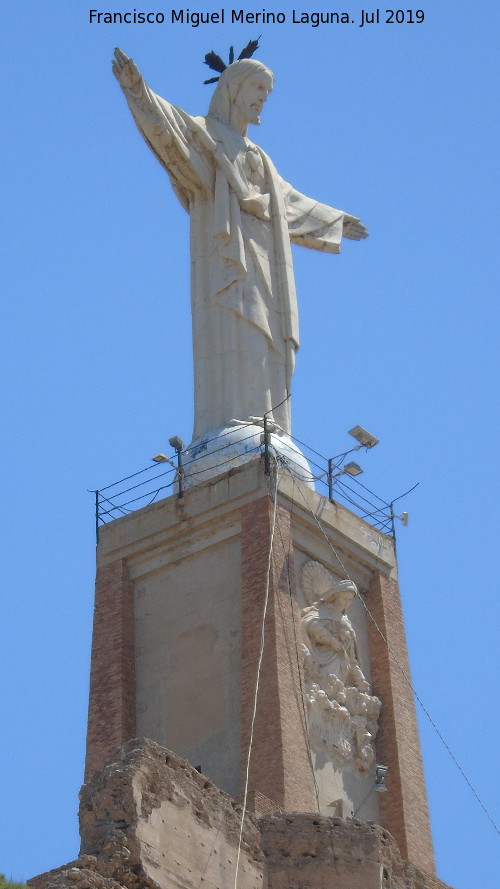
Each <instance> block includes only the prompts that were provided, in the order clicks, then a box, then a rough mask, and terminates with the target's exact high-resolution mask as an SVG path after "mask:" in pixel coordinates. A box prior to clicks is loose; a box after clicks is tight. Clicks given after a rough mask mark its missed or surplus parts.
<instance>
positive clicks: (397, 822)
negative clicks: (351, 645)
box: [367, 571, 435, 874]
mask: <svg viewBox="0 0 500 889" xmlns="http://www.w3.org/2000/svg"><path fill="white" fill-rule="evenodd" d="M367 605H368V607H369V609H370V612H371V614H372V615H373V618H374V619H375V621H376V622H377V625H378V627H379V628H380V630H381V632H382V633H383V634H384V637H385V639H386V640H387V644H386V642H384V640H383V639H382V637H381V635H380V633H379V632H378V630H377V628H376V626H375V624H374V623H373V622H372V621H371V620H369V621H368V639H369V647H370V661H371V676H372V688H373V692H374V693H375V694H376V695H378V697H379V698H380V699H381V701H382V710H381V713H380V719H379V730H378V735H377V740H376V749H377V758H378V761H379V762H380V763H383V764H384V765H387V766H388V769H389V770H388V774H387V782H386V783H387V787H388V792H387V793H381V794H380V795H379V805H380V820H381V823H382V825H383V826H384V827H386V828H387V830H389V831H390V832H391V834H392V835H393V836H394V838H395V840H396V842H397V844H398V846H399V848H400V850H401V854H402V855H403V857H404V858H408V859H409V860H410V861H412V862H414V864H416V865H417V866H418V867H420V868H422V869H423V870H425V871H426V872H427V873H429V874H433V873H434V872H435V864H434V852H433V847H432V838H431V830H430V821H429V810H428V804H427V793H426V789H425V779H424V771H423V765H422V755H421V751H420V741H419V736H418V726H417V716H416V712H415V703H414V700H413V693H412V690H411V688H410V686H409V684H408V681H407V679H406V678H405V675H406V676H407V677H408V678H409V677H410V665H409V661H408V650H407V645H406V634H405V629H404V623H403V614H402V610H401V598H400V595H399V588H398V584H397V583H396V581H395V580H393V579H390V578H387V577H384V576H382V574H380V572H378V571H376V572H374V574H373V578H372V582H371V586H370V591H369V594H368V597H367ZM402 670H403V671H404V674H405V675H403V672H402Z"/></svg>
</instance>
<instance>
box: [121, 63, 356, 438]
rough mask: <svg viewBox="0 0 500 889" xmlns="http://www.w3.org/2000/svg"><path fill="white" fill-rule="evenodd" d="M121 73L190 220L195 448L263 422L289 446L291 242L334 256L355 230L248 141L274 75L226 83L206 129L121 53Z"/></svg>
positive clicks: (231, 73)
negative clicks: (252, 421) (236, 424)
mask: <svg viewBox="0 0 500 889" xmlns="http://www.w3.org/2000/svg"><path fill="white" fill-rule="evenodd" d="M113 70H114V73H115V75H116V77H117V79H118V81H119V82H120V85H121V87H122V89H123V92H124V93H125V97H126V99H127V102H128V105H129V108H130V110H131V112H132V114H133V116H134V120H135V122H136V124H137V126H138V128H139V130H140V132H141V134H142V135H143V137H144V139H145V140H146V142H147V144H148V145H149V147H150V148H151V150H152V151H153V152H154V154H155V155H156V157H157V158H158V160H159V161H160V163H161V164H162V166H163V167H165V169H166V171H167V173H168V175H169V177H170V181H171V183H172V186H173V189H174V191H175V193H176V195H177V197H178V198H179V200H180V202H181V204H182V206H183V207H184V208H185V210H187V211H188V213H189V215H190V218H191V308H192V316H193V353H194V354H193V358H194V386H195V422H194V434H193V439H194V440H196V439H198V438H199V437H200V436H202V435H204V434H205V433H206V432H208V431H209V430H215V429H220V428H221V427H226V426H228V425H230V424H231V421H233V420H234V419H238V420H240V421H245V420H247V419H248V418H252V417H263V416H264V414H267V416H268V418H269V419H271V420H273V421H274V422H275V423H276V424H277V426H278V427H280V428H281V430H283V432H284V433H285V434H287V435H289V434H290V400H289V397H288V396H289V393H290V380H291V376H292V373H293V369H294V365H295V353H296V351H297V349H298V347H299V327H298V313H297V299H296V294H295V282H294V274H293V265H292V253H291V248H290V242H293V243H294V244H301V245H302V246H304V247H312V248H314V249H315V250H322V251H324V252H326V253H338V252H339V250H340V241H341V238H342V235H344V236H345V237H347V238H353V239H355V240H359V239H361V238H365V237H366V236H367V232H366V229H365V227H364V226H363V225H362V224H361V223H360V222H359V219H357V218H355V217H353V216H350V215H349V214H347V213H344V212H342V211H341V210H335V209H333V208H332V207H328V206H326V205H325V204H320V203H318V202H317V201H315V200H312V199H311V198H308V197H306V196H305V195H303V194H300V192H298V191H296V190H295V189H294V188H293V187H292V186H291V185H289V184H288V183H287V182H285V181H284V180H283V179H282V178H281V176H280V175H279V174H278V172H277V171H276V169H275V167H274V165H273V163H272V161H271V160H270V158H269V157H268V156H267V155H266V154H265V153H264V151H262V149H261V148H259V147H258V146H257V145H255V144H254V143H253V142H251V141H250V140H249V139H248V137H247V130H248V125H249V124H250V123H252V124H258V123H260V113H261V111H262V107H263V105H264V102H265V101H266V99H267V97H268V95H269V93H270V92H271V90H272V88H273V74H272V72H271V71H270V70H269V69H268V68H266V67H265V66H264V65H263V64H261V63H260V62H258V61H256V60H254V59H242V60H239V61H235V62H233V63H232V64H230V65H229V66H228V67H227V68H226V69H225V70H224V71H223V73H222V75H221V77H220V79H219V82H218V84H217V87H216V89H215V91H214V94H213V97H212V101H211V103H210V108H209V111H208V114H207V115H206V117H192V116H191V115H190V114H187V113H186V112H185V111H183V110H182V109H180V108H177V107H175V106H174V105H171V104H170V103H169V102H166V101H165V99H162V98H161V97H160V96H158V95H156V94H155V93H154V92H152V90H151V89H150V88H149V87H148V86H147V84H146V83H145V81H144V79H143V78H142V76H141V74H140V73H139V71H138V69H137V67H136V65H135V64H134V62H133V60H132V59H130V58H128V57H127V56H126V55H125V54H124V53H123V52H121V50H119V49H117V50H115V60H114V62H113Z"/></svg>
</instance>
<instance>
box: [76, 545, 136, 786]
mask: <svg viewBox="0 0 500 889" xmlns="http://www.w3.org/2000/svg"><path fill="white" fill-rule="evenodd" d="M134 735H135V659H134V600H133V590H132V584H131V581H130V577H129V573H128V568H127V564H126V562H125V560H124V559H117V560H116V561H114V562H111V563H109V564H107V565H104V566H101V567H99V568H98V570H97V576H96V586H95V605H94V629H93V635H92V660H91V668H90V694H89V717H88V727H87V756H86V761H85V780H86V781H88V780H89V779H90V778H91V777H92V776H93V775H94V774H95V773H96V772H98V771H100V769H102V767H103V766H104V764H105V762H106V761H107V760H108V759H109V758H110V756H112V754H113V753H114V752H115V751H116V749H117V748H118V747H119V746H120V744H122V743H123V742H124V741H128V740H129V738H133V737H134Z"/></svg>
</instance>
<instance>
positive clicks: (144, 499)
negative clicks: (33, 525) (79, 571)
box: [92, 422, 416, 540]
mask: <svg viewBox="0 0 500 889" xmlns="http://www.w3.org/2000/svg"><path fill="white" fill-rule="evenodd" d="M291 437H292V440H293V441H294V442H295V443H296V444H297V445H300V448H301V450H302V453H304V456H305V457H306V458H307V461H308V463H309V466H310V468H311V475H310V476H309V477H307V478H306V477H305V476H304V477H303V480H304V481H309V482H311V481H314V483H315V486H316V490H317V491H318V493H319V494H322V495H323V496H325V497H327V498H328V499H329V500H330V501H331V502H332V503H339V504H342V505H344V506H346V507H347V508H348V509H350V510H351V511H352V512H354V513H355V514H356V515H358V516H360V518H362V519H364V520H365V521H366V522H368V523H369V524H370V525H372V526H373V527H374V528H376V529H377V530H378V531H381V532H382V533H383V534H387V535H389V536H390V537H392V538H393V539H394V538H395V519H396V518H399V516H397V515H396V514H395V513H394V503H395V500H399V499H401V497H404V496H405V495H406V494H409V493H410V491H412V490H413V488H414V487H416V485H414V486H413V487H412V488H410V489H409V491H406V492H405V494H401V495H400V497H397V498H395V500H393V501H392V502H388V501H386V500H384V499H383V498H382V497H380V496H379V495H378V494H375V492H374V491H372V490H371V489H370V488H368V487H367V486H366V485H364V484H363V483H362V482H360V481H358V479H357V478H356V477H355V476H353V475H351V474H350V473H349V470H348V469H346V468H345V467H343V464H344V461H345V458H346V457H347V455H348V454H350V453H352V452H353V451H355V450H359V448H360V447H361V445H357V446H356V447H354V448H350V449H349V450H347V451H345V452H343V453H342V454H337V455H336V456H335V457H330V458H328V457H324V456H323V455H322V454H320V453H319V452H318V451H316V450H314V448H312V447H311V446H310V445H308V444H306V443H305V442H303V441H300V439H297V438H294V437H293V436H291ZM225 450H226V449H225V448H224V446H223V447H221V448H220V449H218V453H219V455H220V465H221V467H222V466H225V467H226V469H227V470H229V469H230V468H231V465H230V464H231V460H228V459H227V456H225V453H224V452H225ZM260 452H261V454H262V455H263V456H264V463H265V468H266V471H268V469H269V460H270V452H272V444H271V438H270V436H269V435H266V429H265V422H264V434H263V435H262V444H261V447H260ZM257 454H258V451H257V452H256V455H257ZM186 456H187V459H184V460H183V462H182V476H183V478H182V479H181V485H179V475H178V460H177V458H178V454H177V453H176V452H174V453H173V454H172V455H171V456H168V455H167V456H162V459H163V462H161V463H158V462H153V463H152V464H151V465H149V466H146V467H144V469H140V470H138V472H134V473H132V474H131V475H127V476H125V478H122V479H119V480H118V481H116V482H112V484H110V485H106V486H105V487H103V488H100V489H98V490H94V491H93V492H92V493H94V495H95V527H96V537H97V540H98V539H99V528H100V526H101V525H103V524H106V523H107V522H110V521H113V520H114V519H117V518H120V517H121V516H125V515H128V514H129V513H131V512H135V511H136V510H138V509H141V508H143V507H145V506H149V505H150V504H151V503H154V502H155V501H157V500H159V499H162V498H163V497H168V496H169V495H171V494H172V493H174V491H176V493H177V495H178V496H179V494H180V495H182V492H183V487H184V485H182V481H184V483H185V484H186V486H188V485H189V476H190V471H189V467H190V464H191V463H195V462H196V459H197V458H196V457H195V458H193V459H191V460H190V459H189V455H186ZM275 458H276V462H277V464H278V465H281V466H282V468H283V469H284V470H285V471H286V470H287V469H288V468H289V466H288V465H287V460H286V458H285V457H283V456H282V455H280V454H279V453H278V454H276V455H275ZM174 461H176V462H174ZM348 465H349V464H348ZM351 465H352V464H351ZM194 474H195V473H194V472H193V475H194ZM301 477H302V476H301ZM174 486H175V487H174Z"/></svg>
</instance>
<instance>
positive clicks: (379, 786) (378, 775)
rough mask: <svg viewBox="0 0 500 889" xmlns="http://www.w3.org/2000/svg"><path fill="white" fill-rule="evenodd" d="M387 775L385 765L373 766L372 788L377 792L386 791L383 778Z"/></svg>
mask: <svg viewBox="0 0 500 889" xmlns="http://www.w3.org/2000/svg"><path fill="white" fill-rule="evenodd" d="M386 775H387V766H378V765H377V766H375V784H374V785H373V789H374V790H376V791H377V793H385V792H386V791H387V787H386V786H385V778H386Z"/></svg>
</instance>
